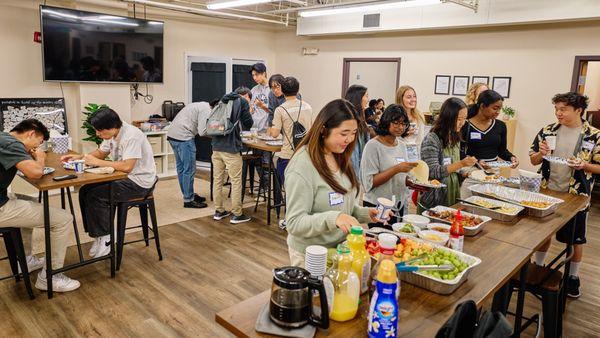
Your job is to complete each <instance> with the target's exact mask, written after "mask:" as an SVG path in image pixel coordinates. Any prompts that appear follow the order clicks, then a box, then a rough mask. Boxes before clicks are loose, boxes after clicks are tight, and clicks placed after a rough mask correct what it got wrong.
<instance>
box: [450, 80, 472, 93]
mask: <svg viewBox="0 0 600 338" xmlns="http://www.w3.org/2000/svg"><path fill="white" fill-rule="evenodd" d="M467 89H469V77H468V76H456V75H455V76H454V79H453V81H452V95H461V96H462V95H467Z"/></svg>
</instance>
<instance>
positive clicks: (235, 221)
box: [229, 214, 252, 224]
mask: <svg viewBox="0 0 600 338" xmlns="http://www.w3.org/2000/svg"><path fill="white" fill-rule="evenodd" d="M251 219H252V218H250V216H246V215H244V214H241V215H239V216H233V217H231V219H230V220H229V223H231V224H239V223H244V222H249V221H250V220H251Z"/></svg>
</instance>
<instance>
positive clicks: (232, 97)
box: [212, 87, 254, 224]
mask: <svg viewBox="0 0 600 338" xmlns="http://www.w3.org/2000/svg"><path fill="white" fill-rule="evenodd" d="M250 95H252V94H251V93H250V89H248V88H246V87H240V88H238V89H236V90H235V92H233V93H229V94H227V95H225V96H223V98H222V99H221V101H222V102H223V103H228V102H229V101H233V107H232V110H231V123H234V124H236V123H237V126H239V128H238V127H236V130H234V131H233V132H231V133H230V134H228V135H225V136H214V137H213V139H212V149H213V154H212V163H213V177H214V178H213V179H214V182H213V195H214V198H215V209H216V210H215V214H214V215H213V219H215V220H217V221H219V220H222V219H223V218H226V217H228V216H230V215H231V214H232V213H233V216H232V217H231V219H230V220H229V222H230V223H232V224H238V223H243V222H248V221H250V217H249V216H246V215H244V214H243V213H242V155H241V151H242V137H241V135H240V131H241V130H250V128H251V127H252V124H253V123H254V121H253V120H252V115H251V114H250V105H249V103H248V100H249V99H250ZM226 170H227V174H228V175H229V178H230V179H231V206H232V209H231V211H227V210H225V208H224V207H223V201H224V198H223V184H224V183H225V177H226V176H225V175H226V174H225V171H226Z"/></svg>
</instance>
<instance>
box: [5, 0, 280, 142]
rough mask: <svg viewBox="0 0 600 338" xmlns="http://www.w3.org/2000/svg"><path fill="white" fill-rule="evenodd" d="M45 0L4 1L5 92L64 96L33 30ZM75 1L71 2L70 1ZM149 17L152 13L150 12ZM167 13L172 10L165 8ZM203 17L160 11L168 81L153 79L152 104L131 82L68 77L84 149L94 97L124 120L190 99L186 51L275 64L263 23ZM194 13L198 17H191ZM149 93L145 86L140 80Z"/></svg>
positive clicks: (71, 113)
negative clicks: (84, 126) (47, 71)
mask: <svg viewBox="0 0 600 338" xmlns="http://www.w3.org/2000/svg"><path fill="white" fill-rule="evenodd" d="M39 4H40V1H34V0H29V1H26V0H7V1H5V0H3V1H2V4H0V46H2V47H3V50H2V52H1V53H0V74H2V81H0V97H60V96H61V95H62V94H61V90H60V86H59V84H58V83H54V82H43V79H42V52H41V45H40V44H38V43H34V42H33V32H34V31H39V30H40V27H39V26H40V24H39V22H40V21H39V13H38V6H39ZM71 4H72V3H71ZM48 5H69V3H68V2H66V3H64V2H63V3H61V2H57V1H48ZM77 8H79V9H83V10H91V11H100V12H104V13H111V14H115V15H127V14H128V13H127V10H126V9H122V8H104V7H102V8H99V7H93V6H90V5H88V4H77ZM148 13H149V16H148V18H149V19H150V18H151V16H150V13H152V12H151V11H149V12H148ZM166 13H167V14H166V15H168V14H169V13H172V12H166ZM198 18H199V17H190V16H189V15H187V16H182V17H171V16H167V17H166V19H165V16H161V17H159V18H158V19H161V20H163V21H165V36H164V47H165V49H164V50H165V52H164V68H165V71H164V84H161V85H159V84H152V85H148V90H149V93H150V94H151V95H153V96H154V102H153V103H152V104H145V103H144V102H143V100H139V101H135V100H133V99H132V96H131V92H130V86H129V84H78V83H65V84H63V90H64V94H65V101H66V105H67V115H68V120H69V130H70V131H71V135H72V136H73V138H74V146H75V149H78V150H79V149H81V148H80V147H81V142H80V140H81V138H82V137H81V135H80V134H79V131H80V126H81V111H82V109H83V107H84V106H85V105H86V104H87V103H89V102H94V103H106V104H108V105H109V106H111V107H112V108H114V109H115V110H116V111H117V112H118V113H119V114H120V115H121V117H122V118H123V119H124V120H125V121H131V120H136V119H143V118H146V117H147V116H148V115H151V114H155V113H160V110H161V104H162V102H163V101H164V100H173V101H184V100H185V65H184V61H185V60H184V55H185V53H186V52H191V53H194V54H197V55H204V56H225V57H236V58H249V59H250V58H251V59H263V60H266V62H267V64H268V65H269V66H274V65H275V51H274V50H275V44H274V40H275V33H274V32H272V31H270V30H266V29H265V28H264V26H260V25H255V24H251V23H238V22H234V21H226V22H225V23H224V22H223V21H221V22H215V20H204V21H202V20H200V21H199V19H198ZM191 19H193V20H195V22H190V21H191ZM140 91H141V92H143V93H145V92H146V86H145V85H144V84H142V85H140Z"/></svg>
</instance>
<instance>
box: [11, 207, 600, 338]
mask: <svg viewBox="0 0 600 338" xmlns="http://www.w3.org/2000/svg"><path fill="white" fill-rule="evenodd" d="M596 204H597V205H596V206H594V210H593V212H592V215H591V217H590V221H589V223H588V241H589V242H588V245H586V247H585V258H584V264H583V267H582V269H581V280H582V285H583V288H582V290H583V295H582V296H581V298H580V299H578V300H576V301H569V303H568V309H567V311H568V312H567V316H566V318H565V320H566V323H565V336H566V337H592V336H598V335H599V334H600V284H599V283H598V282H597V281H598V279H599V277H600V269H599V268H598V266H597V265H595V264H592V263H594V262H596V261H597V259H598V258H597V257H598V256H599V255H600V226H599V225H600V205H598V203H596ZM246 211H247V213H248V214H251V215H253V216H259V217H257V218H255V219H254V220H253V221H252V222H249V223H245V224H240V225H235V226H234V225H230V224H229V223H228V222H216V221H213V220H212V218H210V217H204V218H200V219H196V220H191V221H186V222H180V223H176V224H172V225H167V226H164V227H161V228H160V235H161V246H162V250H163V255H164V260H163V261H162V262H159V261H158V259H157V255H156V251H155V249H154V246H153V245H151V246H150V247H144V245H143V244H142V243H136V244H132V245H128V246H126V247H125V254H124V260H123V265H122V267H121V271H120V272H118V274H117V277H116V278H115V279H111V278H109V267H108V263H100V264H96V265H92V266H88V267H84V268H81V269H78V270H75V271H72V272H70V273H69V276H71V277H73V278H77V279H79V280H80V281H81V283H82V287H81V289H79V290H78V291H75V292H70V293H67V294H58V295H57V296H55V298H54V299H52V300H48V299H47V298H46V297H45V295H44V294H41V293H39V292H38V291H37V290H36V295H37V297H36V299H35V300H33V301H30V300H29V299H28V298H27V296H26V292H25V288H24V286H23V283H18V284H15V283H14V281H11V280H5V281H2V282H0V318H1V320H0V333H1V335H2V336H4V337H42V336H105V337H120V336H146V337H157V336H170V337H175V336H194V337H228V336H230V335H229V333H228V332H226V331H225V330H224V329H223V328H221V327H220V326H219V325H218V324H216V323H215V321H214V316H215V313H216V312H218V311H219V310H221V309H224V308H226V307H229V306H231V305H233V304H235V303H237V302H239V301H241V300H243V299H246V298H249V297H251V296H253V295H255V294H257V293H259V292H261V291H264V290H265V289H267V288H269V287H270V285H271V269H272V268H274V267H277V266H282V265H285V264H287V263H288V261H289V258H288V255H287V247H286V244H285V233H284V232H283V231H281V230H279V229H278V228H277V226H276V225H275V224H272V225H271V226H265V225H264V224H265V221H264V219H263V217H262V216H264V212H261V210H259V213H257V214H253V213H252V211H253V210H246ZM274 223H275V222H274ZM132 236H137V234H134V235H132ZM85 248H86V249H87V248H89V244H87V245H86V246H85ZM554 249H556V248H554ZM67 260H68V261H71V262H73V261H75V260H76V250H75V249H74V248H70V249H69V252H68V257H67ZM2 265H6V263H2ZM35 278H37V276H36V277H34V278H33V281H35ZM513 303H514V302H513ZM539 308H540V306H539V302H538V301H537V300H535V299H529V298H528V301H527V309H526V311H528V312H530V313H531V312H537V311H539ZM509 319H510V320H511V321H512V318H509ZM400 325H402V324H401V323H400ZM532 332H533V330H529V331H528V332H527V334H526V335H525V336H528V337H530V336H533V334H532Z"/></svg>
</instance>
